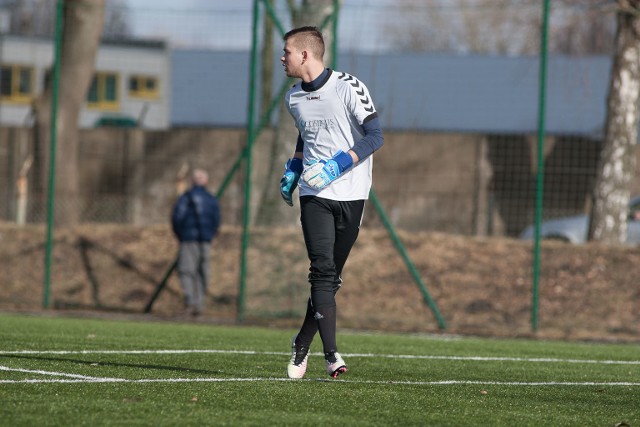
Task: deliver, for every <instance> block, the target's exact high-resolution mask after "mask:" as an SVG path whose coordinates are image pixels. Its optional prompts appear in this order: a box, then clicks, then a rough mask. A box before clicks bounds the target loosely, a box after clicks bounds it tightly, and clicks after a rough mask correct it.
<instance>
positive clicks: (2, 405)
mask: <svg viewBox="0 0 640 427" xmlns="http://www.w3.org/2000/svg"><path fill="white" fill-rule="evenodd" d="M293 333H294V331H287V330H275V329H266V328H253V327H241V326H212V325H205V324H189V323H170V322H145V321H114V320H106V319H86V318H58V317H48V316H44V317H39V316H27V315H15V314H0V425H2V426H34V425H39V426H73V425H92V426H101V425H154V426H164V425H166V426H170V425H181V426H188V425H194V426H195V425H198V426H202V425H233V426H236V425H255V426H264V425H283V426H287V425H292V426H293V425H295V426H300V425H304V426H314V425H344V426H350V425H367V426H369V425H370V426H390V425H398V426H410V425H443V426H488V425H491V426H495V425H504V426H513V425H518V426H527V425H530V426H541V425H549V426H563V425H566V426H590V425H593V426H613V425H616V424H618V423H626V424H627V425H630V426H637V425H640V403H639V402H640V345H637V344H604V343H566V342H550V341H536V340H524V339H522V340H520V339H518V340H497V339H480V338H464V337H455V336H428V335H407V334H405V335H397V334H396V335H394V334H382V333H361V332H347V331H339V335H338V344H339V346H340V350H341V353H342V354H343V356H344V358H345V360H346V362H347V366H348V368H349V372H347V373H346V374H344V375H343V376H341V377H340V379H339V380H332V379H330V378H329V377H328V376H327V374H326V372H325V370H324V361H323V359H322V356H321V355H320V351H321V347H320V342H319V339H316V342H314V344H313V346H312V352H313V354H312V355H311V356H310V358H309V369H308V371H307V376H306V378H305V379H304V380H288V379H286V378H285V376H286V375H285V369H286V364H287V362H288V359H289V345H290V340H291V336H292V335H293ZM622 425H624V424H622Z"/></svg>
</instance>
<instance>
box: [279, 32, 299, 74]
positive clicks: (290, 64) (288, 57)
mask: <svg viewBox="0 0 640 427" xmlns="http://www.w3.org/2000/svg"><path fill="white" fill-rule="evenodd" d="M282 50H283V51H284V54H283V55H282V57H281V58H280V61H281V62H282V66H283V67H284V72H285V73H286V74H287V76H288V77H302V72H301V66H302V63H303V58H304V54H303V52H302V51H299V50H298V49H296V47H295V46H294V45H293V43H292V38H290V39H288V40H287V41H286V42H285V44H284V49H282Z"/></svg>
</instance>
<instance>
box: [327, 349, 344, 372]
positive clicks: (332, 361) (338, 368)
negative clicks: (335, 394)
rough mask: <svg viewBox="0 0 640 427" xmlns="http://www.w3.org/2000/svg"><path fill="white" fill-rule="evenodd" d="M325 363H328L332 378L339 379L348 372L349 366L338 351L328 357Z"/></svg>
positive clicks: (328, 370)
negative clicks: (339, 376)
mask: <svg viewBox="0 0 640 427" xmlns="http://www.w3.org/2000/svg"><path fill="white" fill-rule="evenodd" d="M325 361H326V362H327V374H329V376H330V377H331V378H338V375H340V374H344V373H345V372H347V365H346V364H345V363H344V360H342V357H341V356H340V353H338V352H337V351H336V352H335V353H330V354H328V355H326V356H325Z"/></svg>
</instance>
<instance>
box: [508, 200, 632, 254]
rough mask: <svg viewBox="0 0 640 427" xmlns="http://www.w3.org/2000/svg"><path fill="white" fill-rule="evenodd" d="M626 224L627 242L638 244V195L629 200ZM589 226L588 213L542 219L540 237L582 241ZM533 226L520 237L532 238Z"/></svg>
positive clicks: (584, 239)
mask: <svg viewBox="0 0 640 427" xmlns="http://www.w3.org/2000/svg"><path fill="white" fill-rule="evenodd" d="M627 224H628V226H627V244H628V245H639V244H640V196H636V197H634V198H632V199H631V200H630V202H629V220H628V223H627ZM588 227H589V216H588V215H576V216H569V217H564V218H556V219H551V220H549V221H543V222H542V224H541V226H540V238H542V239H555V240H563V241H565V242H570V243H574V244H580V243H584V242H586V240H587V232H588ZM534 232H535V226H534V225H529V226H527V228H525V229H524V230H523V231H522V233H520V238H521V239H525V240H532V239H533V238H534Z"/></svg>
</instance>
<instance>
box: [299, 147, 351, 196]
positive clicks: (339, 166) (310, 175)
mask: <svg viewBox="0 0 640 427" xmlns="http://www.w3.org/2000/svg"><path fill="white" fill-rule="evenodd" d="M351 166H353V159H352V158H351V155H350V154H349V153H344V152H342V151H338V152H337V153H336V155H335V156H333V157H332V158H330V159H329V160H320V161H315V160H314V161H312V162H311V163H308V164H307V166H306V167H305V169H304V172H302V179H303V180H304V181H305V182H306V183H307V184H309V185H310V186H311V187H313V188H315V189H316V190H320V189H321V188H324V187H326V186H327V185H329V184H331V182H333V181H334V180H335V179H336V178H338V177H339V176H340V175H342V173H343V172H344V171H346V170H347V169H349V168H350V167H351Z"/></svg>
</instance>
